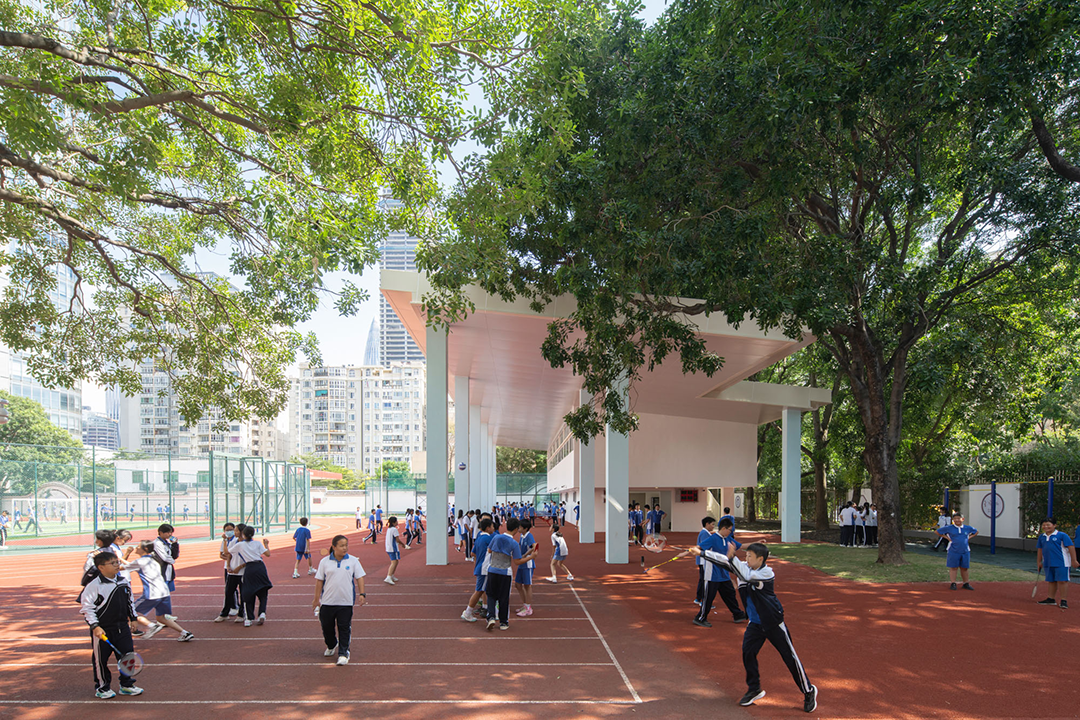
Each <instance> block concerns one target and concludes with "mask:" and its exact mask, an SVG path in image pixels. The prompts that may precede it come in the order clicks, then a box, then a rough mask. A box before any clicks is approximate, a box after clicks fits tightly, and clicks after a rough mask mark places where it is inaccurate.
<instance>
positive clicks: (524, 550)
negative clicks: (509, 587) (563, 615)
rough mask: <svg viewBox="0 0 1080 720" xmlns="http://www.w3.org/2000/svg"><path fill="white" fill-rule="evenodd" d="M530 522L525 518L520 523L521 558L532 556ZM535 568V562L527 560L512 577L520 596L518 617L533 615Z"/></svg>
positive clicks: (533, 541)
mask: <svg viewBox="0 0 1080 720" xmlns="http://www.w3.org/2000/svg"><path fill="white" fill-rule="evenodd" d="M531 530H532V521H531V520H529V519H528V518H525V519H524V520H522V521H521V540H520V541H519V543H518V544H519V545H521V557H526V556H533V555H534V553H533V552H532V549H533V548H534V547H536V539H535V538H534V537H533V534H532V532H531ZM535 567H536V562H535V561H533V560H528V561H526V562H524V563H522V564H521V565H518V569H517V574H516V575H515V576H514V583H515V585H516V586H517V591H518V595H520V596H521V609H520V610H518V611H517V616H518V617H528V616H530V615H532V614H533V611H532V581H533V568H535Z"/></svg>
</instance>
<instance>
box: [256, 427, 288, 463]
mask: <svg viewBox="0 0 1080 720" xmlns="http://www.w3.org/2000/svg"><path fill="white" fill-rule="evenodd" d="M251 454H252V455H253V456H255V457H261V458H266V459H267V460H288V459H289V448H288V447H287V444H286V442H285V434H284V433H283V432H281V430H278V427H277V425H276V424H275V423H274V421H273V420H271V421H269V422H267V421H265V420H257V419H256V420H252V421H251Z"/></svg>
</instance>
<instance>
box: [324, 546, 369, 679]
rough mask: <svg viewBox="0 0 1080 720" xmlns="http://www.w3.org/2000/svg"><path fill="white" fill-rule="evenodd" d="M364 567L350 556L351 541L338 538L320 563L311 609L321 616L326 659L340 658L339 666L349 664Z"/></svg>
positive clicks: (361, 598) (361, 599) (361, 602)
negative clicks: (354, 614)
mask: <svg viewBox="0 0 1080 720" xmlns="http://www.w3.org/2000/svg"><path fill="white" fill-rule="evenodd" d="M364 575H365V573H364V566H363V565H361V564H360V561H359V560H358V559H356V558H355V557H353V556H352V555H350V554H349V538H347V537H345V536H344V535H335V536H334V539H333V541H332V542H331V543H330V554H329V555H327V556H326V557H324V558H323V559H322V562H320V563H319V570H318V571H317V572H316V573H315V599H314V600H312V601H311V606H312V607H313V608H315V611H316V612H317V613H318V614H319V624H320V625H322V631H323V642H324V643H326V650H325V651H323V656H324V657H333V656H334V655H335V654H336V655H337V664H338V665H348V663H349V642H350V641H351V640H352V617H353V606H355V605H357V604H359V605H361V606H362V605H364V603H365V602H366V601H367V593H365V592H364Z"/></svg>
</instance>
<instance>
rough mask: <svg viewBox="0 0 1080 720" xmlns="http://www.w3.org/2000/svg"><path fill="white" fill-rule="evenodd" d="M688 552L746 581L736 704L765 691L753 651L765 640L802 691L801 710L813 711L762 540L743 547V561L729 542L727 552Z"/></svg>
mask: <svg viewBox="0 0 1080 720" xmlns="http://www.w3.org/2000/svg"><path fill="white" fill-rule="evenodd" d="M690 552H691V553H692V554H694V555H699V556H701V557H703V558H705V560H706V561H708V562H711V563H715V564H717V565H720V566H721V567H724V568H726V569H728V570H730V571H731V572H732V573H734V574H735V576H736V577H737V578H738V579H739V580H740V581H741V582H743V583H746V585H745V587H746V595H745V598H744V602H745V603H746V612H747V614H749V615H750V623H749V624H748V625H747V626H746V634H745V635H743V648H742V653H743V666H744V667H745V668H746V686H747V691H746V694H745V695H743V697H742V699H741V700H740V701H739V704H740V705H753V704H754V701H755V700H760V699H761V698H763V697H765V691H764V690H762V689H761V675H760V673H759V672H758V662H757V654H758V652H759V651H760V650H761V646H762V645H764V644H765V641H766V640H768V641H769V642H771V643H772V644H773V647H775V648H776V650H777V652H779V653H780V657H781V658H783V660H784V663H785V664H786V665H787V666H788V670H790V671H791V677H792V678H794V679H795V684H796V685H798V687H799V690H800V691H802V693H803V710H805V711H806V712H813V711H814V710H815V709H816V708H817V688H816V687H814V686H813V685H811V684H810V680H809V678H807V677H806V671H805V670H804V669H803V666H802V662H801V661H800V660H799V656H798V655H796V654H795V645H794V644H793V643H792V642H791V634H790V633H789V632H788V629H787V625H785V624H784V606H783V605H781V604H780V601H779V600H778V599H777V597H776V592H775V591H774V589H773V584H774V582H775V575H774V574H773V571H772V568H771V567H769V566H768V565H766V561H767V560H768V559H769V548H768V547H767V546H766V545H765V544H764V543H751V544H750V545H749V546H747V548H746V562H743V561H742V560H739V559H738V558H737V557H735V545H734V544H730V545H728V548H727V555H721V554H720V553H717V552H713V551H711V550H705V551H702V550H701V549H700V548H696V547H692V548H690Z"/></svg>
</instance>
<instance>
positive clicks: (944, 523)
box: [934, 505, 949, 552]
mask: <svg viewBox="0 0 1080 720" xmlns="http://www.w3.org/2000/svg"><path fill="white" fill-rule="evenodd" d="M948 526H949V516H948V510H947V509H946V508H945V506H944V505H942V506H941V510H940V511H939V512H938V518H937V533H938V539H937V542H936V543H934V552H937V551H938V547H939V546H940V545H941V544H942V543H943V542H945V536H944V535H942V534H941V529H942V528H945V527H948Z"/></svg>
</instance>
